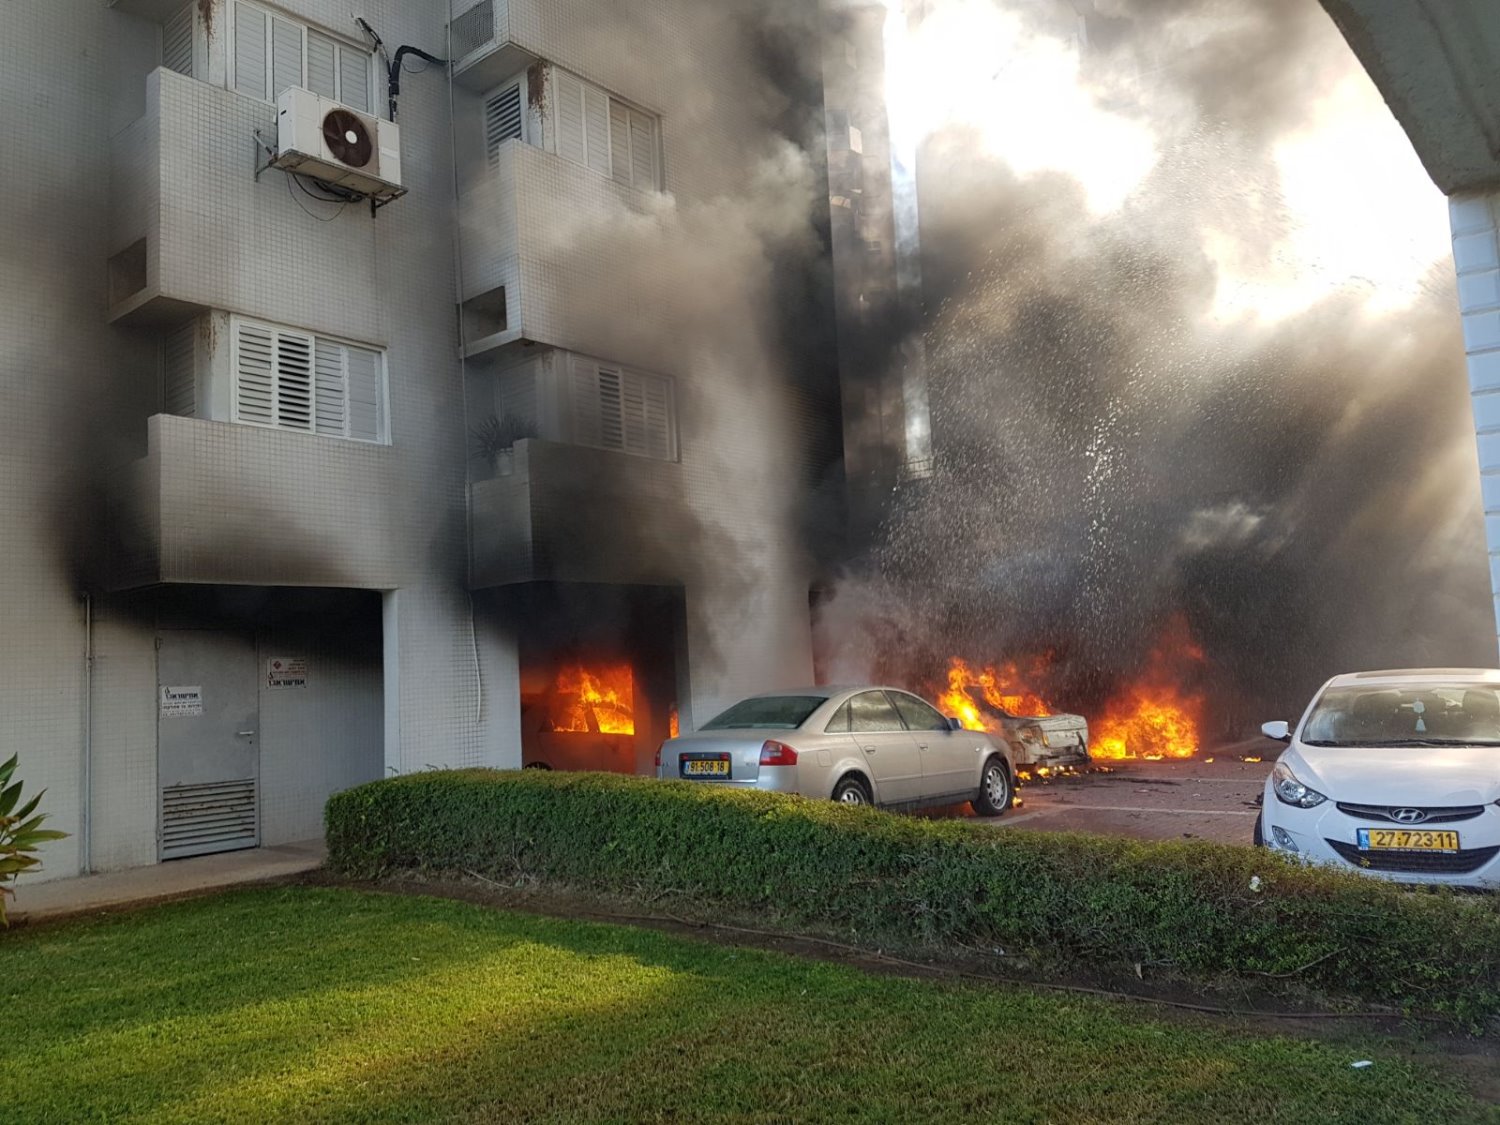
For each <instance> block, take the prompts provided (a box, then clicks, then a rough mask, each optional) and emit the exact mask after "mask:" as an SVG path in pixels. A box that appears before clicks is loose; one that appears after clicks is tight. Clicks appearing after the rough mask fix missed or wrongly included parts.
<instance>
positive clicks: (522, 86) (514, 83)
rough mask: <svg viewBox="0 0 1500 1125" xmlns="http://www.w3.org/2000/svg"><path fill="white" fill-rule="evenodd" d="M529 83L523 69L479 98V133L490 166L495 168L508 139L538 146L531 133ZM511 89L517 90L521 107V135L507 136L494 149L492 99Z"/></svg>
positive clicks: (487, 163) (486, 160) (486, 162)
mask: <svg viewBox="0 0 1500 1125" xmlns="http://www.w3.org/2000/svg"><path fill="white" fill-rule="evenodd" d="M528 85H529V81H528V77H527V74H526V72H525V71H522V72H521V73H520V74H516V75H513V76H512V77H510V78H507V79H506V80H505V81H504V82H499V83H496V84H495V85H494V86H492V87H490V89H488V90H486V91H485V92H484V94H483V96H482V97H481V98H480V99H479V109H480V113H479V135H480V141H481V143H483V145H484V157H485V164H486V166H487V167H489V168H494V167H495V165H496V163H497V162H498V161H499V159H500V146H501V145H503V144H505V143H506V141H512V140H519V141H520V142H521V143H522V144H529V145H532V146H533V147H535V146H536V141H535V140H534V139H533V138H532V135H531V134H532V132H533V127H532V123H531V121H530V117H531V113H530V108H531V107H530V105H529V94H528ZM511 89H514V90H516V92H517V95H518V100H519V103H520V107H521V108H520V118H521V135H520V136H519V137H506V138H505V140H502V141H500V142H499V143H497V144H496V145H495V146H494V148H493V149H492V148H491V147H490V101H491V100H492V99H493V98H494V97H495V96H496V95H498V94H500V93H503V92H504V91H507V90H511Z"/></svg>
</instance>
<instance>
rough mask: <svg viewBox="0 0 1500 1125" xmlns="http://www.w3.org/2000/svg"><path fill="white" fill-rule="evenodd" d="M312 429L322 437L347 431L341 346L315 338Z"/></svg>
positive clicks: (345, 391) (347, 381)
mask: <svg viewBox="0 0 1500 1125" xmlns="http://www.w3.org/2000/svg"><path fill="white" fill-rule="evenodd" d="M313 354H314V359H315V362H314V365H313V366H314V374H315V376H316V379H317V386H316V390H315V394H314V403H315V406H316V431H317V432H318V433H320V434H322V435H323V436H324V437H344V436H345V435H346V434H347V433H348V432H349V423H348V413H349V412H348V398H349V386H348V384H349V380H348V375H347V372H346V371H345V366H344V355H345V348H344V346H343V345H342V344H335V343H332V342H331V341H328V340H319V341H318V342H317V343H316V344H315V345H314V348H313Z"/></svg>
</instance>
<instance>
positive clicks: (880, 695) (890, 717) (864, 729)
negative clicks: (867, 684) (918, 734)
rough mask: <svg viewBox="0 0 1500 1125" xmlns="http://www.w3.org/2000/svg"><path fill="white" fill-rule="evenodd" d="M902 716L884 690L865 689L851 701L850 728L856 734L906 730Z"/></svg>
mask: <svg viewBox="0 0 1500 1125" xmlns="http://www.w3.org/2000/svg"><path fill="white" fill-rule="evenodd" d="M905 729H906V727H905V726H903V725H902V723H901V716H900V715H898V714H897V713H896V709H895V708H894V707H892V706H891V701H890V700H889V699H887V698H886V695H885V692H883V691H865V692H861V693H860V694H859V695H856V696H855V697H854V698H853V699H851V700H850V701H849V730H850V731H851V732H853V733H855V734H873V733H877V732H888V731H904V730H905Z"/></svg>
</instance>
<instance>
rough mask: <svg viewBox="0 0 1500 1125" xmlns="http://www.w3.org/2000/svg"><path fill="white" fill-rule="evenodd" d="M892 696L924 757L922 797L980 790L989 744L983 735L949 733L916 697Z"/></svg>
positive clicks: (945, 723) (940, 719)
mask: <svg viewBox="0 0 1500 1125" xmlns="http://www.w3.org/2000/svg"><path fill="white" fill-rule="evenodd" d="M890 697H891V702H892V703H894V704H895V705H896V710H898V711H900V712H901V718H902V719H904V720H905V721H906V725H907V728H908V729H910V731H911V733H912V737H913V738H914V739H916V741H917V749H918V750H919V751H920V752H921V754H922V795H923V796H924V797H947V796H950V795H956V794H962V793H967V792H969V791H971V790H974V789H977V788H978V787H979V766H980V763H981V762H983V761H984V759H985V757H986V755H985V754H984V750H985V748H986V746H987V745H988V740H987V739H986V738H985V737H984V735H982V734H976V733H975V732H974V731H970V730H950V729H949V727H948V720H947V719H945V718H943V716H942V715H941V714H939V713H938V712H937V711H936V710H934V709H933V708H932V707H931V706H930V705H928V704H927V703H926V702H924V701H923V700H921V699H918V698H917V697H916V696H914V695H908V694H906V693H905V692H901V691H893V692H891V693H890Z"/></svg>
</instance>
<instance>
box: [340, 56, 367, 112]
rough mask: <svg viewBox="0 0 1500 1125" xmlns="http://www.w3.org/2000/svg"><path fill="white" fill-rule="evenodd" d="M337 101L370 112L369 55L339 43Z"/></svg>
mask: <svg viewBox="0 0 1500 1125" xmlns="http://www.w3.org/2000/svg"><path fill="white" fill-rule="evenodd" d="M339 101H341V102H343V103H344V104H345V105H347V106H351V107H352V108H354V109H357V110H359V111H360V112H361V113H371V112H373V110H372V109H371V108H370V56H369V55H367V54H365V53H364V52H363V51H361V50H358V49H357V48H354V47H349V46H345V45H343V44H340V45H339Z"/></svg>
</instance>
